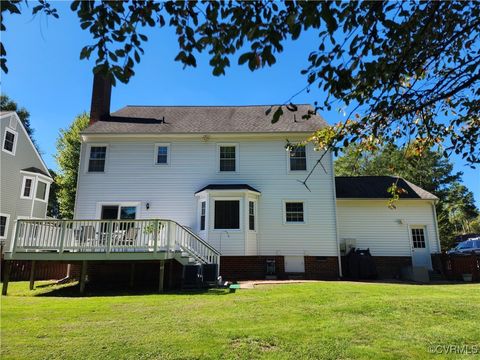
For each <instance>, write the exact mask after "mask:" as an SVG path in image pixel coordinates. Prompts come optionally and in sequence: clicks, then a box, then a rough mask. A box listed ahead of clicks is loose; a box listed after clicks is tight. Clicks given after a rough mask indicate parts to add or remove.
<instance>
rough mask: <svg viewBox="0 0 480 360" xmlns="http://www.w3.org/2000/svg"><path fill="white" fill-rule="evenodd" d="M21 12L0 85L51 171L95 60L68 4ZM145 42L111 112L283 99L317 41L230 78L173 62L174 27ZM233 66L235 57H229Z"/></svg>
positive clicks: (203, 62)
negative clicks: (24, 114)
mask: <svg viewBox="0 0 480 360" xmlns="http://www.w3.org/2000/svg"><path fill="white" fill-rule="evenodd" d="M22 6H23V9H24V14H23V15H21V16H10V15H7V16H6V19H5V22H6V25H7V31H6V32H2V41H3V42H4V44H5V46H6V49H7V58H8V67H9V73H8V74H7V75H5V74H3V73H2V75H1V90H2V93H5V94H7V95H8V96H10V97H11V98H12V99H14V100H15V101H17V102H18V103H19V104H20V105H21V106H24V107H26V108H27V109H28V110H29V111H30V114H31V123H32V126H33V127H34V128H35V135H34V136H35V138H36V140H37V142H38V144H39V146H40V148H41V151H42V154H43V157H44V159H45V161H46V163H47V165H48V166H49V167H50V168H53V169H56V168H57V165H56V163H55V160H54V157H53V156H54V154H55V142H56V139H57V137H58V134H59V129H61V128H66V127H67V126H68V125H69V124H70V123H71V122H72V120H73V119H74V117H75V116H76V115H77V114H79V113H81V112H83V111H88V110H89V107H90V97H91V88H92V79H93V75H92V72H91V68H92V62H88V61H84V60H82V61H80V60H79V54H80V50H81V48H82V46H84V45H86V44H89V43H91V42H92V41H91V38H90V34H89V33H88V32H86V31H83V30H81V29H80V26H79V25H78V20H77V19H76V15H75V14H73V13H72V12H71V11H70V10H69V9H68V6H67V4H66V3H56V4H55V6H56V7H57V8H58V10H59V13H60V19H54V18H48V19H47V18H46V17H45V16H36V17H33V16H32V15H31V8H26V7H25V5H22ZM146 33H147V35H149V37H150V41H149V42H148V43H147V44H146V45H145V46H144V49H145V55H144V56H143V58H142V61H141V63H140V64H139V65H137V66H136V69H135V71H136V75H135V76H134V77H133V78H132V80H131V81H130V83H129V84H127V85H124V84H118V85H117V86H116V87H115V88H114V89H113V94H112V105H111V108H112V110H116V109H119V108H121V107H123V106H124V105H246V104H272V103H283V102H284V101H285V100H287V99H289V98H290V97H291V96H292V95H293V94H294V93H296V92H297V91H298V90H300V89H302V88H303V87H304V86H305V85H306V79H305V77H304V76H302V75H301V74H300V70H301V69H303V68H305V67H306V66H307V56H308V53H309V51H311V50H313V49H315V47H316V43H317V41H318V40H317V38H316V37H315V36H314V34H305V36H302V37H300V39H299V40H298V41H295V42H290V43H287V44H286V46H285V50H284V52H283V53H282V54H281V55H280V56H278V57H277V63H276V64H275V65H274V66H273V67H272V68H266V69H262V70H259V71H256V72H253V73H252V72H251V71H250V70H248V68H247V67H246V66H242V67H240V66H237V65H234V66H232V67H230V68H229V69H227V75H226V76H222V77H215V76H213V75H211V68H210V67H209V65H208V59H207V58H206V57H203V56H202V57H200V58H198V59H197V60H198V66H197V68H195V69H194V68H187V69H183V66H182V65H181V64H180V63H178V62H175V61H174V60H173V59H174V58H175V56H176V54H177V52H178V47H177V43H176V38H175V36H174V33H173V31H172V30H170V29H167V28H164V29H155V30H149V31H147V32H146ZM232 63H234V62H232ZM323 97H324V94H323V93H322V91H320V90H318V89H315V88H313V89H312V90H311V92H310V93H307V92H303V93H302V94H300V95H299V96H297V97H296V98H295V101H296V102H297V103H310V104H313V102H314V101H315V100H321V99H322V98H323ZM322 115H323V116H324V118H325V119H326V120H327V121H328V122H329V123H335V122H338V121H340V120H344V117H343V114H341V113H339V112H337V111H331V112H327V113H323V114H322ZM452 160H453V161H454V163H455V170H457V171H463V172H464V182H465V184H466V185H467V186H468V187H469V189H470V190H472V191H473V192H474V194H475V199H476V202H477V205H478V206H480V175H479V170H478V169H477V170H473V169H470V168H469V167H468V166H466V165H465V163H464V162H463V161H462V160H461V159H460V158H456V157H454V158H452Z"/></svg>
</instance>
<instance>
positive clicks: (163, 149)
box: [155, 145, 169, 165]
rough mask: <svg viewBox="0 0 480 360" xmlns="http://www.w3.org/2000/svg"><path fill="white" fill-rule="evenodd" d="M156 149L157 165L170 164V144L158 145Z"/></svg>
mask: <svg viewBox="0 0 480 360" xmlns="http://www.w3.org/2000/svg"><path fill="white" fill-rule="evenodd" d="M155 148H156V151H155V157H156V158H155V163H156V164H157V165H168V163H169V161H168V160H169V159H168V157H169V154H168V152H169V149H168V148H169V146H168V145H157V146H156V147H155Z"/></svg>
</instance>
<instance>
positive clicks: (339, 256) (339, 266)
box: [330, 152, 343, 277]
mask: <svg viewBox="0 0 480 360" xmlns="http://www.w3.org/2000/svg"><path fill="white" fill-rule="evenodd" d="M330 163H331V165H332V166H331V168H332V177H331V179H332V188H333V212H334V214H335V239H336V241H337V257H338V274H339V275H340V277H343V272H342V256H341V254H340V239H339V234H338V216H337V191H336V189H335V167H334V164H333V154H332V153H331V152H330Z"/></svg>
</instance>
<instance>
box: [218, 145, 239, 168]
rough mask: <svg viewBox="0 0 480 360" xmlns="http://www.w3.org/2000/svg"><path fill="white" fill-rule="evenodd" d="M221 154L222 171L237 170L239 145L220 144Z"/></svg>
mask: <svg viewBox="0 0 480 360" xmlns="http://www.w3.org/2000/svg"><path fill="white" fill-rule="evenodd" d="M219 156H220V171H221V172H229V171H231V172H235V171H237V164H236V162H237V147H236V146H235V145H220V146H219Z"/></svg>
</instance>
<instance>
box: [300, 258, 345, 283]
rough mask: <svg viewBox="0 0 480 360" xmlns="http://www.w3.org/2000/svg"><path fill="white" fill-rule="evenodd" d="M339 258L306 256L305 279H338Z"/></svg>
mask: <svg viewBox="0 0 480 360" xmlns="http://www.w3.org/2000/svg"><path fill="white" fill-rule="evenodd" d="M338 277H339V273H338V258H337V257H336V256H305V279H307V280H330V279H337V278H338Z"/></svg>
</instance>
